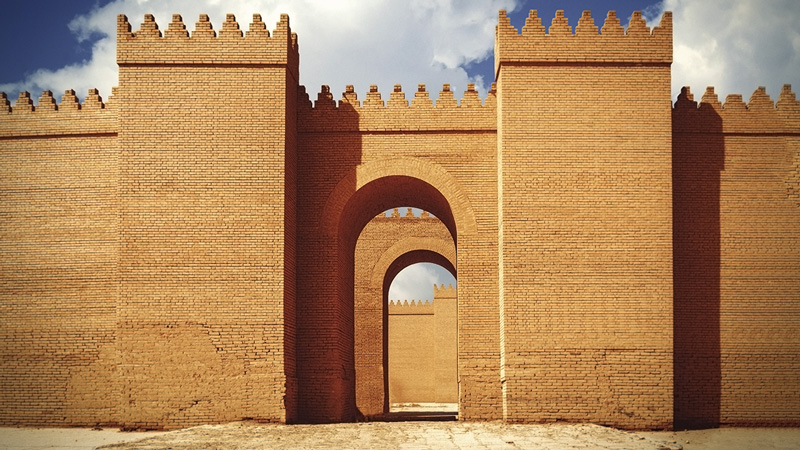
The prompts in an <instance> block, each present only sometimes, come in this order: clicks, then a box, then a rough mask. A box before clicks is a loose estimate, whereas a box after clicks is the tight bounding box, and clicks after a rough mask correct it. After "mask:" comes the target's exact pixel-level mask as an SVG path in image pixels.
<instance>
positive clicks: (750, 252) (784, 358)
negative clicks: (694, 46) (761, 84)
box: [673, 86, 800, 428]
mask: <svg viewBox="0 0 800 450" xmlns="http://www.w3.org/2000/svg"><path fill="white" fill-rule="evenodd" d="M799 105H800V104H799V103H798V101H797V99H796V96H795V94H794V93H793V92H792V91H791V87H790V86H784V88H783V90H782V92H781V93H780V94H779V96H778V100H777V102H775V101H773V100H772V99H771V98H770V97H769V95H768V94H767V93H766V91H765V90H764V89H763V88H759V89H757V90H756V91H755V92H754V93H753V94H752V96H751V97H750V99H749V101H748V102H747V103H745V102H744V101H743V99H742V96H741V95H739V94H735V95H729V96H728V97H727V99H726V100H725V102H724V104H723V103H722V102H720V100H719V99H718V97H717V95H716V94H715V93H714V90H713V88H708V89H706V92H705V93H704V95H703V96H702V99H701V100H700V102H699V104H698V102H695V101H694V98H693V95H692V93H691V92H690V91H689V90H688V88H685V89H684V91H683V93H682V94H681V96H680V97H679V98H678V101H677V102H676V104H675V107H674V109H673V173H674V202H675V232H674V235H675V425H676V427H679V428H682V427H707V426H717V425H739V426H775V425H784V426H786V425H791V426H796V425H797V424H798V423H800V397H798V392H800V376H798V373H800V282H798V280H800V201H798V199H799V198H800V197H798V191H800V183H798V180H800V176H799V175H798V174H799V173H800V171H799V170H798V167H800V106H799Z"/></svg>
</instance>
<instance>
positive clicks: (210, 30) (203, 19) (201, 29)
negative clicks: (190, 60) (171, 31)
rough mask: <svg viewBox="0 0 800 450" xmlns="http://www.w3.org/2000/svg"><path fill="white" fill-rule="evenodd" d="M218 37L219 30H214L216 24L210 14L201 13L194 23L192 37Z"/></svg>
mask: <svg viewBox="0 0 800 450" xmlns="http://www.w3.org/2000/svg"><path fill="white" fill-rule="evenodd" d="M215 37H217V32H216V31H214V25H213V24H212V23H211V20H210V19H209V17H208V14H200V17H199V18H198V19H197V22H195V23H194V31H192V39H211V38H215Z"/></svg>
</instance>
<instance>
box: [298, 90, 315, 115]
mask: <svg viewBox="0 0 800 450" xmlns="http://www.w3.org/2000/svg"><path fill="white" fill-rule="evenodd" d="M297 109H298V110H300V111H304V112H310V111H312V110H313V109H314V105H313V104H312V103H311V97H309V96H308V92H306V87H305V86H303V85H302V84H301V85H299V86H297Z"/></svg>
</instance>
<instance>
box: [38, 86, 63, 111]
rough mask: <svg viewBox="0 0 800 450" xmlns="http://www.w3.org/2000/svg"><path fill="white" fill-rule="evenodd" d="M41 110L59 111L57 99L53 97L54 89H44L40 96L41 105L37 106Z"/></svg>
mask: <svg viewBox="0 0 800 450" xmlns="http://www.w3.org/2000/svg"><path fill="white" fill-rule="evenodd" d="M36 109H37V110H38V111H39V112H42V111H57V110H58V105H56V99H54V98H53V91H42V96H41V97H39V105H38V106H37V107H36Z"/></svg>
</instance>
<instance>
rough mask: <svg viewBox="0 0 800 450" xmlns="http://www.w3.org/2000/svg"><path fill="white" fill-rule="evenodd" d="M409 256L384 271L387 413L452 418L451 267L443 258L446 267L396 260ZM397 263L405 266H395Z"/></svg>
mask: <svg viewBox="0 0 800 450" xmlns="http://www.w3.org/2000/svg"><path fill="white" fill-rule="evenodd" d="M434 255H436V256H438V257H439V258H442V256H441V255H438V254H434ZM404 256H406V255H404ZM416 256H417V257H421V256H423V255H416ZM430 256H433V255H430ZM409 257H412V258H413V256H412V255H408V256H407V257H406V258H399V259H398V260H397V262H398V263H399V264H398V265H397V266H395V267H392V268H391V269H393V270H390V271H387V274H386V279H385V280H386V284H387V285H388V289H386V290H385V295H384V300H385V301H388V303H387V309H386V311H387V327H386V329H387V333H386V356H387V359H386V371H387V373H388V397H389V414H388V416H389V417H390V418H391V419H394V420H455V419H456V418H457V414H458V359H457V358H458V356H457V355H458V351H457V346H458V338H457V332H458V320H457V317H458V313H457V294H456V293H457V290H456V289H457V286H456V273H455V271H454V270H453V268H452V267H451V266H449V265H448V264H447V260H446V259H445V266H447V267H445V266H441V265H439V264H436V263H434V262H417V263H413V264H408V265H406V264H403V262H404V261H402V260H403V259H405V260H406V261H405V262H408V260H409ZM415 259H416V258H415ZM420 259H422V260H424V261H429V260H432V259H437V258H435V257H434V258H424V259H423V258H420ZM398 266H405V267H404V268H402V269H401V270H399V271H397V268H398Z"/></svg>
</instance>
